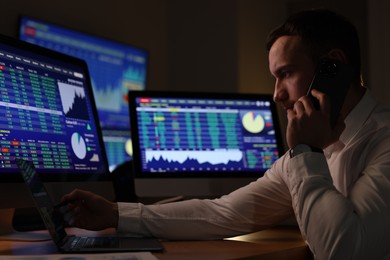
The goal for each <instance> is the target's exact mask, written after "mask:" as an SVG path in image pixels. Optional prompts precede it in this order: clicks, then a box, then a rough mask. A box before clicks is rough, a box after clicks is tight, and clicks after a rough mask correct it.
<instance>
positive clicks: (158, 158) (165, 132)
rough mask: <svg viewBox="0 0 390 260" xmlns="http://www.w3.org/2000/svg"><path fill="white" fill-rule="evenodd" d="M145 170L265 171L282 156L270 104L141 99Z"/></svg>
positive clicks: (140, 134)
mask: <svg viewBox="0 0 390 260" xmlns="http://www.w3.org/2000/svg"><path fill="white" fill-rule="evenodd" d="M136 105H137V127H138V137H139V146H140V148H141V151H140V153H141V157H142V163H143V170H145V171H149V172H170V171H188V170H190V171H191V170H193V171H241V170H245V171H259V170H261V171H263V170H265V169H268V168H269V167H270V166H271V165H272V163H273V162H274V161H275V160H276V159H277V158H278V157H279V153H278V144H277V140H276V137H275V130H274V124H273V119H272V114H271V110H270V103H269V102H256V101H247V102H245V101H244V100H237V101H235V100H234V101H231V100H226V101H225V100H217V99H215V100H214V99H206V100H205V99H196V98H187V99H184V98H154V97H143V98H138V99H137V100H136Z"/></svg>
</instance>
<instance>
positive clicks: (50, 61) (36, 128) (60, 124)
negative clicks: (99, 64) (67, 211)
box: [0, 37, 108, 176]
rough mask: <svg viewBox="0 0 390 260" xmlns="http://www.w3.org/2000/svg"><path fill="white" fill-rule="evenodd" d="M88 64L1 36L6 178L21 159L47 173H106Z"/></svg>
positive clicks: (0, 131)
mask: <svg viewBox="0 0 390 260" xmlns="http://www.w3.org/2000/svg"><path fill="white" fill-rule="evenodd" d="M90 84H91V83H90V80H89V74H88V70H87V66H86V64H85V62H84V61H82V60H80V59H76V58H72V57H69V56H66V55H62V54H59V53H56V52H53V51H49V50H47V49H44V48H41V47H37V46H34V45H31V44H28V43H23V42H21V41H16V40H11V39H9V38H5V37H0V89H1V94H2V95H1V97H0V111H1V117H0V125H1V128H0V137H1V139H0V140H1V155H0V161H1V167H2V172H3V173H7V172H8V173H14V172H16V169H17V168H16V165H15V163H14V159H15V158H16V157H19V158H22V159H25V160H29V161H32V162H33V163H34V164H35V167H36V168H37V169H39V171H40V172H42V173H50V174H52V173H61V174H66V175H62V176H69V175H72V174H76V173H77V174H78V175H80V173H81V174H86V175H87V174H93V175H96V174H98V173H107V172H108V166H107V161H106V155H105V152H104V149H101V147H102V146H103V145H102V138H101V136H100V135H99V132H100V129H99V126H98V124H97V122H96V121H97V120H96V119H97V112H96V109H95V105H94V100H93V96H92V93H91V87H90Z"/></svg>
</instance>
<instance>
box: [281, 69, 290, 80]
mask: <svg viewBox="0 0 390 260" xmlns="http://www.w3.org/2000/svg"><path fill="white" fill-rule="evenodd" d="M290 75H291V72H290V71H288V70H286V71H282V72H281V75H280V76H281V77H282V78H288V77H290Z"/></svg>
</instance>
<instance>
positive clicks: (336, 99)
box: [307, 59, 353, 127]
mask: <svg viewBox="0 0 390 260" xmlns="http://www.w3.org/2000/svg"><path fill="white" fill-rule="evenodd" d="M352 78H353V70H352V67H351V66H350V65H348V64H343V63H340V62H339V61H337V60H332V59H321V60H320V62H319V63H318V66H317V69H316V72H315V75H314V77H313V80H312V82H311V84H310V86H309V89H308V92H307V96H308V97H309V98H310V99H311V101H312V103H313V106H314V107H315V108H316V109H319V108H320V104H319V101H318V99H316V98H315V97H314V96H313V95H312V94H311V90H312V89H317V90H319V91H321V92H323V93H325V94H327V95H328V96H329V98H330V103H331V105H330V106H331V107H330V124H331V126H332V127H334V126H335V124H336V122H337V119H338V117H339V114H340V110H341V107H342V106H343V103H344V99H345V97H346V95H347V92H348V89H349V87H350V85H351V82H352Z"/></svg>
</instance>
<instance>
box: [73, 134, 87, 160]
mask: <svg viewBox="0 0 390 260" xmlns="http://www.w3.org/2000/svg"><path fill="white" fill-rule="evenodd" d="M71 144H72V149H73V152H74V154H75V155H76V157H77V158H79V159H80V160H82V159H84V158H85V156H86V155H87V146H86V145H85V141H84V138H83V137H82V136H81V135H80V134H79V133H77V132H75V133H73V134H72V139H71Z"/></svg>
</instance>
